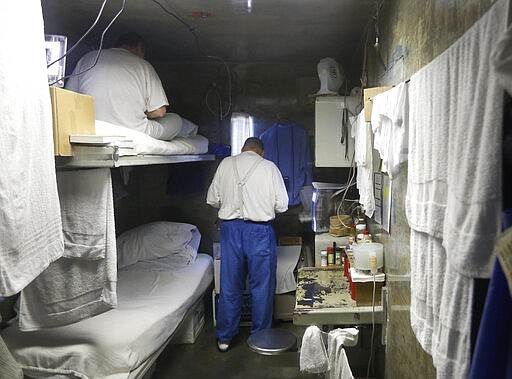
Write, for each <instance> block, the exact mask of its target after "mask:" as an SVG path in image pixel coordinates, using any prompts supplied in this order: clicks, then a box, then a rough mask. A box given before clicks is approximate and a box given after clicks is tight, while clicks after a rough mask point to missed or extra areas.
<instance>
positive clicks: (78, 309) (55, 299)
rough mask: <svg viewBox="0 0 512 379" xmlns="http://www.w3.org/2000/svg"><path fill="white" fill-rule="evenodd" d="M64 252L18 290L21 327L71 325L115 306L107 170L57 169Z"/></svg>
mask: <svg viewBox="0 0 512 379" xmlns="http://www.w3.org/2000/svg"><path fill="white" fill-rule="evenodd" d="M58 185H59V195H60V202H61V210H62V223H63V225H62V227H63V231H64V236H65V246H66V249H65V252H64V256H63V257H62V258H60V259H59V260H57V261H56V262H54V263H52V264H51V265H50V266H49V267H48V268H47V269H46V270H45V271H44V272H43V273H42V274H41V275H39V276H38V277H37V278H36V279H35V280H34V281H33V282H32V283H30V285H28V286H27V287H26V288H25V289H24V290H23V291H22V293H21V302H20V315H19V316H20V320H19V321H20V329H21V330H23V331H28V330H36V329H39V328H44V327H54V326H61V325H67V324H71V323H74V322H77V321H80V320H82V319H85V318H88V317H92V316H95V315H97V314H100V313H103V312H105V311H107V310H109V309H112V308H114V307H115V306H116V305H117V299H116V280H117V255H116V239H115V225H114V205H113V198H112V180H111V176H110V169H108V168H101V169H93V170H74V171H61V172H58Z"/></svg>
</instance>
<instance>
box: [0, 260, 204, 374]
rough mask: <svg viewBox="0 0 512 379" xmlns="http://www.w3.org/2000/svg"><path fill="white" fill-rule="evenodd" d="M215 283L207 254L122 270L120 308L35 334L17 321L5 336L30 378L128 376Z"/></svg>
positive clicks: (119, 278)
mask: <svg viewBox="0 0 512 379" xmlns="http://www.w3.org/2000/svg"><path fill="white" fill-rule="evenodd" d="M134 266H136V265H134ZM212 282H213V260H212V258H211V257H210V256H209V255H206V254H198V255H197V258H196V260H195V261H194V262H192V263H190V264H189V265H187V266H186V267H184V268H182V269H180V270H176V271H173V272H169V271H152V270H151V271H150V270H148V269H147V268H144V269H140V270H137V269H136V267H133V266H132V269H131V270H130V271H119V273H118V287H117V295H118V307H117V308H116V309H113V310H111V311H108V312H105V313H103V314H100V315H98V316H95V317H92V318H89V319H86V320H83V321H80V322H78V323H75V324H72V325H67V326H63V327H57V328H51V329H44V330H38V331H33V332H21V331H20V330H19V329H18V327H17V325H15V324H13V325H11V326H9V327H8V328H6V329H4V330H3V331H2V333H1V336H2V338H3V339H4V340H5V343H6V344H7V346H8V347H9V349H10V351H11V353H12V354H13V356H14V358H15V359H16V361H18V363H19V364H21V366H22V367H23V370H24V373H25V374H26V375H28V376H30V377H35V378H74V377H76V378H95V379H96V378H98V379H99V378H105V379H107V378H108V379H121V378H127V377H128V376H129V374H130V371H132V370H133V369H135V368H137V367H138V366H140V365H141V364H143V363H144V362H145V361H146V360H147V359H148V358H149V357H150V356H151V355H152V354H153V353H154V352H155V351H157V350H158V349H159V348H160V347H161V346H162V345H163V344H165V343H166V342H167V340H168V339H169V336H171V335H172V333H173V332H174V331H175V330H176V328H177V327H178V325H179V323H180V322H181V321H182V319H183V318H184V316H185V315H186V312H187V310H188V309H189V308H190V307H191V306H192V305H193V304H194V303H195V302H196V301H197V300H198V299H200V298H201V296H202V295H203V294H204V293H205V292H206V290H207V289H208V288H209V287H210V286H211V284H212Z"/></svg>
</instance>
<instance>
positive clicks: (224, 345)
mask: <svg viewBox="0 0 512 379" xmlns="http://www.w3.org/2000/svg"><path fill="white" fill-rule="evenodd" d="M217 348H218V349H219V351H220V352H222V353H224V352H226V351H228V350H229V342H221V341H217Z"/></svg>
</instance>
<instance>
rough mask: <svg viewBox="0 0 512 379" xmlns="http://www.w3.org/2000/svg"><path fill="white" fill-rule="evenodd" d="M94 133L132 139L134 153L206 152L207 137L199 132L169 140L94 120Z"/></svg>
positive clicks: (175, 153) (171, 153)
mask: <svg viewBox="0 0 512 379" xmlns="http://www.w3.org/2000/svg"><path fill="white" fill-rule="evenodd" d="M95 127H96V134H98V135H115V136H124V137H126V139H129V140H132V141H133V149H134V150H135V153H136V154H143V155H146V154H151V155H183V154H205V153H207V152H208V139H207V138H206V137H203V136H201V135H199V134H196V135H192V136H190V137H175V138H174V139H173V140H171V141H162V140H158V139H155V138H153V137H150V136H149V135H147V134H144V133H141V132H138V131H137V130H133V129H129V128H125V127H123V126H119V125H114V124H111V123H108V122H105V121H100V120H96V122H95Z"/></svg>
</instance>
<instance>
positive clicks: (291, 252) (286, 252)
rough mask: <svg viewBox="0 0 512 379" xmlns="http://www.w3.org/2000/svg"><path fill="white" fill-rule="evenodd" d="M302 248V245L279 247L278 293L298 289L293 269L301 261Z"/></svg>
mask: <svg viewBox="0 0 512 379" xmlns="http://www.w3.org/2000/svg"><path fill="white" fill-rule="evenodd" d="M300 250H301V247H300V246H278V247H277V269H276V294H281V293H286V292H290V291H295V290H296V289H297V282H296V280H295V275H294V274H293V271H294V270H295V267H296V266H297V262H298V261H299V256H300Z"/></svg>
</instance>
